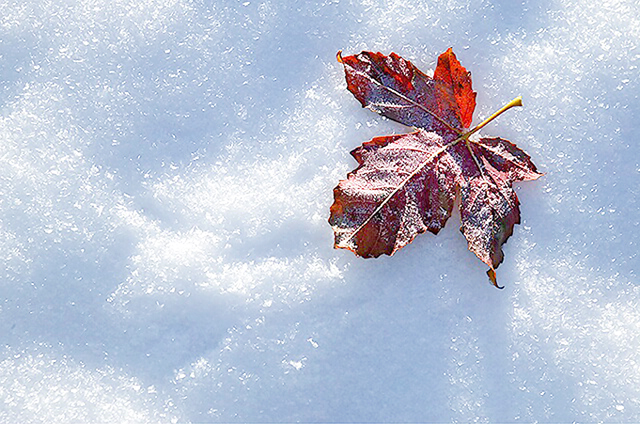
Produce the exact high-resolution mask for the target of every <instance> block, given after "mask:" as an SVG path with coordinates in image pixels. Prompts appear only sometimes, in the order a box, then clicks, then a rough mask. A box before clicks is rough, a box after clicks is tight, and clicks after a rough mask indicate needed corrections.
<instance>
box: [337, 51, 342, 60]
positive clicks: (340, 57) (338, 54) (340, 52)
mask: <svg viewBox="0 0 640 425" xmlns="http://www.w3.org/2000/svg"><path fill="white" fill-rule="evenodd" d="M336 59H338V62H340V63H342V50H338V53H336Z"/></svg>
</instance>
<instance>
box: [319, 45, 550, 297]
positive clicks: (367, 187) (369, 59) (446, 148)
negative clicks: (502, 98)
mask: <svg viewBox="0 0 640 425" xmlns="http://www.w3.org/2000/svg"><path fill="white" fill-rule="evenodd" d="M337 57H338V61H339V62H341V63H342V64H343V65H344V70H345V74H346V80H347V88H348V89H349V91H351V92H352V93H353V95H354V96H355V97H356V98H357V99H358V100H359V101H360V103H361V104H362V106H363V107H366V108H368V109H371V110H372V111H375V112H378V113H379V114H381V115H384V116H385V117H388V118H390V119H392V120H394V121H398V122H400V123H402V124H405V125H407V126H412V127H415V128H416V131H414V132H412V133H408V134H399V135H392V136H384V137H376V138H374V139H372V140H370V141H368V142H365V143H363V144H362V146H360V147H358V148H356V149H355V150H353V151H352V152H351V155H352V156H353V157H354V158H355V159H356V161H358V167H357V168H356V169H355V170H353V171H352V172H350V173H349V174H348V176H347V179H346V180H341V181H340V182H339V184H338V186H337V187H336V188H335V189H334V203H333V205H331V216H330V218H329V223H330V224H331V226H332V227H333V231H334V233H335V248H346V249H349V250H351V251H353V252H355V253H356V254H357V255H359V256H362V257H365V258H368V257H378V256H380V255H382V254H387V255H393V254H394V253H395V252H396V251H397V250H399V249H400V248H402V247H403V246H405V245H407V244H408V243H410V242H411V241H412V240H413V239H414V238H415V237H416V236H417V235H418V234H420V233H424V232H425V231H427V230H428V231H430V232H432V233H434V234H437V233H438V232H439V231H440V230H441V229H442V228H443V227H444V225H445V223H446V222H447V219H448V218H449V217H450V216H451V212H452V209H453V206H454V203H455V199H456V196H459V198H460V217H461V226H460V231H461V232H462V234H463V235H464V237H465V238H466V239H467V243H468V247H469V250H471V251H472V252H473V253H474V254H476V256H477V257H478V258H479V259H480V260H482V261H483V262H484V263H485V264H487V265H488V266H489V270H488V271H487V275H488V276H489V278H490V280H491V282H492V283H493V285H495V286H496V287H498V288H501V287H500V286H498V283H497V280H496V274H495V269H496V268H497V267H498V265H499V264H500V263H501V262H502V260H503V257H504V254H503V251H502V245H503V244H504V243H505V242H506V240H507V239H508V238H509V236H511V234H512V233H513V226H514V225H515V224H518V223H520V208H519V204H520V203H519V201H518V197H517V196H516V193H515V191H514V190H513V188H512V183H514V182H517V181H524V180H534V179H537V178H538V177H540V176H541V175H542V174H541V173H538V171H537V169H536V166H535V165H534V164H533V162H532V161H531V158H530V157H529V155H527V154H526V153H525V152H524V151H522V150H521V149H520V148H518V147H517V146H516V145H514V144H513V143H511V142H509V141H508V140H504V139H500V138H478V137H476V136H475V133H477V131H478V130H480V129H481V128H482V127H484V126H485V125H486V124H488V123H489V122H490V121H492V120H493V119H494V118H496V117H497V116H498V115H500V114H501V113H503V112H504V111H506V110H507V109H509V108H512V107H514V106H522V100H521V98H520V97H517V98H515V99H514V100H512V101H511V102H509V103H508V104H507V105H505V106H504V107H502V108H501V109H500V110H498V111H497V112H496V113H495V114H493V115H492V116H491V117H489V118H487V119H486V120H485V121H483V122H482V123H481V124H479V125H477V126H476V127H474V128H473V129H471V130H469V126H470V125H471V121H472V118H473V111H474V109H475V105H476V93H475V92H474V91H473V89H472V87H471V74H470V73H469V72H467V70H466V69H465V68H464V67H463V66H462V65H461V64H460V62H459V61H458V59H457V58H456V56H455V54H454V53H453V50H452V49H448V50H447V51H446V52H444V53H443V54H442V55H440V57H439V58H438V64H437V67H436V69H435V71H434V74H433V77H429V76H428V75H426V74H424V73H423V72H421V71H420V70H419V69H418V68H416V67H415V66H414V65H413V64H412V63H411V62H410V61H407V60H405V59H403V58H401V57H400V56H398V55H396V54H395V53H391V55H389V56H385V55H383V54H381V53H372V52H366V51H363V52H361V53H360V54H358V55H354V56H346V57H342V55H341V52H338V56H337ZM472 136H473V137H472Z"/></svg>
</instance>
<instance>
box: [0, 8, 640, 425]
mask: <svg viewBox="0 0 640 425" xmlns="http://www.w3.org/2000/svg"><path fill="white" fill-rule="evenodd" d="M0 10H1V11H2V13H1V14H0V159H1V162H0V164H1V166H0V194H1V196H0V274H1V278H0V335H1V340H0V422H58V423H59V422H78V421H80V422H103V423H105V422H534V421H539V422H571V421H578V422H598V421H605V422H639V421H640V349H639V348H640V311H639V305H638V304H639V302H640V279H639V277H638V271H639V266H640V259H639V258H638V254H637V252H638V249H639V246H638V237H639V236H640V224H639V223H640V213H639V210H640V189H639V186H640V185H639V183H640V147H639V141H638V133H639V130H640V118H638V117H640V102H639V99H638V94H639V93H640V78H638V77H639V74H640V71H639V69H638V67H639V66H640V47H639V44H640V20H639V19H638V16H640V4H639V3H638V2H637V1H636V0H618V1H616V0H602V1H593V0H532V1H526V0H523V1H511V0H508V1H507V0H482V1H471V0H468V1H464V0H446V1H439V2H434V1H428V0H424V1H421V0H388V1H387V0H385V1H382V0H380V1H377V0H360V1H357V0H326V1H324V2H322V1H320V2H308V1H294V0H285V1H273V0H246V1H245V0H241V1H236V0H213V1H212V0H154V1H152V0H47V1H41V0H20V1H17V0H0ZM448 47H453V49H454V51H455V53H456V54H457V56H458V58H459V59H460V61H461V62H462V64H463V65H464V66H466V67H467V69H468V70H470V71H471V72H472V75H473V80H474V88H475V89H476V90H477V92H478V107H477V108H476V113H475V115H474V123H478V122H480V120H481V119H483V118H485V117H487V116H488V115H489V114H491V113H492V112H494V111H495V110H497V109H498V108H499V107H501V106H502V105H503V104H505V103H506V102H508V101H509V100H511V99H512V98H514V97H515V96H517V95H522V97H523V99H524V107H523V108H517V109H514V110H510V111H509V112H507V113H506V114H504V115H502V116H501V117H500V118H499V119H498V120H497V121H495V122H493V123H491V124H490V125H489V126H487V127H485V128H484V129H483V130H482V132H483V134H484V135H487V136H501V137H504V138H507V139H509V140H511V141H512V142H514V143H516V144H518V146H520V147H521V148H522V149H524V150H525V151H527V152H528V153H529V154H530V155H531V157H532V159H533V160H534V162H535V163H536V165H537V166H538V168H539V169H540V170H541V171H542V172H544V173H545V175H544V176H543V177H542V178H541V179H539V180H537V181H535V182H524V183H520V184H518V185H517V192H518V195H519V197H520V200H521V202H522V206H521V211H522V217H523V219H522V224H521V225H520V226H516V228H515V233H514V235H513V236H512V237H511V238H510V239H509V241H508V243H507V244H506V245H505V246H504V249H505V261H504V263H503V264H502V265H501V266H500V268H499V269H498V278H499V281H500V283H502V284H503V285H505V286H506V288H505V289H504V290H502V291H500V290H497V289H495V288H493V287H492V286H491V285H490V284H489V283H488V280H487V278H486V275H485V270H486V266H485V265H484V264H482V263H481V262H480V261H479V260H478V259H477V258H476V257H475V256H474V255H473V254H472V253H470V252H469V251H468V250H467V247H466V242H465V240H464V238H463V237H462V235H461V234H460V232H459V230H458V228H459V215H454V216H453V217H452V218H451V219H450V221H449V222H448V224H447V227H446V228H445V229H444V230H443V231H442V232H441V233H440V234H439V235H437V236H434V235H431V234H425V235H420V236H419V237H418V238H416V240H415V241H414V242H413V243H411V244H410V245H409V246H407V247H406V248H404V249H402V250H401V251H400V252H398V253H397V254H396V255H395V256H393V257H386V256H385V257H384V258H379V259H374V260H364V259H361V258H356V257H355V256H354V255H353V254H352V253H351V252H348V251H346V250H334V249H333V234H332V230H331V227H330V226H329V224H328V223H327V218H328V215H329V206H330V205H331V203H332V201H333V192H332V190H333V188H334V186H335V185H336V184H337V183H338V181H339V180H340V179H342V178H345V176H346V174H347V172H348V171H350V170H352V169H353V168H355V165H356V163H355V161H354V160H353V158H351V157H350V156H349V151H350V150H352V149H353V148H355V147H357V146H358V145H359V144H361V143H362V142H364V141H366V140H369V139H370V138H372V137H375V136H382V135H386V134H393V133H399V132H400V133H401V132H407V131H409V129H408V128H406V127H403V126H402V125H400V124H397V123H394V122H391V121H389V120H385V119H383V118H381V117H379V116H377V115H376V114H374V113H372V112H370V111H368V110H366V109H362V108H361V107H360V104H359V103H358V102H357V101H356V100H355V99H354V98H353V96H352V95H351V94H350V93H349V92H348V91H347V90H346V83H345V81H344V74H343V70H342V67H341V66H340V64H339V63H337V62H336V59H335V54H336V52H337V51H338V50H343V52H344V54H345V55H347V54H354V53H357V52H359V51H361V50H373V51H381V52H383V53H386V54H388V53H390V52H391V51H395V52H396V53H398V54H400V55H402V56H403V57H405V58H407V59H409V60H411V61H413V62H414V63H415V64H416V65H417V66H418V67H420V68H421V69H423V70H424V71H425V72H426V71H428V70H429V69H433V68H434V67H435V63H436V58H437V56H438V55H439V54H440V53H441V52H443V51H444V50H446V49H447V48H448Z"/></svg>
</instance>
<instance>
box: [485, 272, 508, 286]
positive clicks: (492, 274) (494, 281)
mask: <svg viewBox="0 0 640 425" xmlns="http://www.w3.org/2000/svg"><path fill="white" fill-rule="evenodd" d="M487 276H489V280H490V281H491V284H492V285H493V286H495V287H496V288H498V289H504V286H500V285H498V279H497V278H496V271H495V270H494V269H489V270H487Z"/></svg>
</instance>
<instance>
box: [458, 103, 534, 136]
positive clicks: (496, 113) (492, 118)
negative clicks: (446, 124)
mask: <svg viewBox="0 0 640 425" xmlns="http://www.w3.org/2000/svg"><path fill="white" fill-rule="evenodd" d="M514 106H522V96H518V97H516V98H515V99H513V100H512V101H511V102H509V103H507V104H506V105H504V106H503V107H502V108H500V109H498V110H497V111H496V112H495V113H494V114H493V115H491V116H490V117H489V118H487V119H486V120H484V121H482V122H481V123H480V124H478V125H477V126H475V127H474V128H473V130H471V131H469V132H468V133H466V134H465V135H464V138H465V139H468V138H469V136H471V135H472V134H473V133H475V132H477V131H478V130H480V129H481V128H482V127H484V126H485V125H487V124H489V123H490V122H491V121H493V120H494V119H496V118H497V117H498V116H499V115H500V114H502V113H503V112H505V111H506V110H508V109H511V108H513V107H514Z"/></svg>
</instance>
